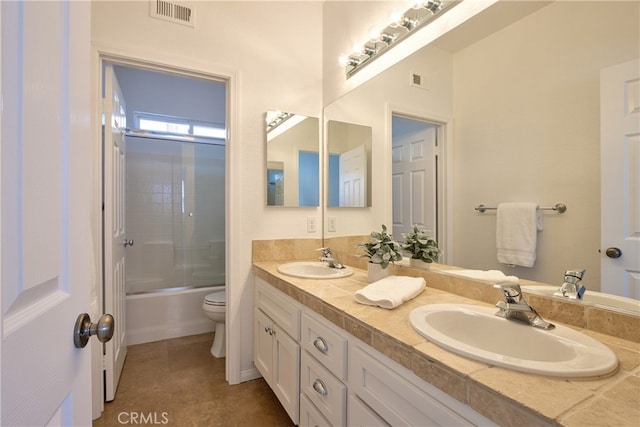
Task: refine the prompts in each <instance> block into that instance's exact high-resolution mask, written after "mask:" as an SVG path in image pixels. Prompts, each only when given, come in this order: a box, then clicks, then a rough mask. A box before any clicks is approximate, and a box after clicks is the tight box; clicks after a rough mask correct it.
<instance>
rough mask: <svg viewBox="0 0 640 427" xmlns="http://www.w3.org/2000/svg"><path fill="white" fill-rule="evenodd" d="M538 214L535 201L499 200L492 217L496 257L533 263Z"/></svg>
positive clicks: (527, 264)
mask: <svg viewBox="0 0 640 427" xmlns="http://www.w3.org/2000/svg"><path fill="white" fill-rule="evenodd" d="M538 230H542V215H541V214H540V210H539V209H538V205H537V204H535V203H500V204H499V205H498V214H497V219H496V247H497V250H498V261H499V262H502V263H504V264H510V265H521V266H523V267H533V264H534V263H535V261H536V244H537V239H538Z"/></svg>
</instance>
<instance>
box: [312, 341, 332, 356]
mask: <svg viewBox="0 0 640 427" xmlns="http://www.w3.org/2000/svg"><path fill="white" fill-rule="evenodd" d="M313 346H314V347H315V348H317V349H318V350H320V352H322V353H326V352H327V351H329V346H328V345H327V342H326V341H325V340H324V338H322V337H318V338H316V339H315V340H313Z"/></svg>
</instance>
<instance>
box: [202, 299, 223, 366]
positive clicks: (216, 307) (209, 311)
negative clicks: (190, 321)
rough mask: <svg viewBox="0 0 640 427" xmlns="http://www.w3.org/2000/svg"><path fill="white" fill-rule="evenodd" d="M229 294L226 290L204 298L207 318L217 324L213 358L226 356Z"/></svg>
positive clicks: (212, 352) (212, 347)
mask: <svg viewBox="0 0 640 427" xmlns="http://www.w3.org/2000/svg"><path fill="white" fill-rule="evenodd" d="M226 297H227V294H226V292H225V290H224V289H223V290H221V291H216V292H212V293H210V294H207V296H205V297H204V301H203V302H202V310H203V311H204V314H205V316H207V317H208V318H209V319H211V320H213V321H214V322H216V334H215V337H214V338H213V345H212V346H211V354H212V355H213V357H224V356H225V337H224V333H225V331H224V329H225V327H224V324H225V317H226V314H227V312H226V310H227V298H226Z"/></svg>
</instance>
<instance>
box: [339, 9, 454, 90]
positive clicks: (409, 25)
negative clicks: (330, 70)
mask: <svg viewBox="0 0 640 427" xmlns="http://www.w3.org/2000/svg"><path fill="white" fill-rule="evenodd" d="M460 1H462V0H451V1H448V0H426V1H416V2H415V4H414V5H413V6H412V7H411V8H409V9H408V10H406V11H405V12H404V13H397V14H393V15H392V16H391V17H390V19H389V22H388V23H387V24H386V25H385V26H384V27H379V28H375V29H372V30H371V32H370V34H369V39H368V40H367V41H365V42H364V43H362V44H360V45H357V46H354V47H353V51H352V52H351V53H350V54H348V55H344V56H341V57H340V60H339V62H340V65H342V66H343V67H345V72H346V75H347V78H349V77H351V76H352V75H354V74H355V73H356V72H357V71H358V70H360V69H362V67H364V66H365V65H367V64H368V63H370V62H371V61H373V60H374V59H375V58H377V57H379V56H380V55H381V54H383V53H384V52H386V51H387V50H389V49H391V48H392V47H393V46H395V45H397V44H398V43H399V42H400V41H401V40H403V39H404V38H406V37H407V36H409V35H410V34H411V33H413V32H415V31H416V30H418V29H419V28H421V27H423V26H424V25H425V24H427V23H428V22H429V21H431V20H433V19H434V18H435V17H436V16H438V15H440V14H442V12H444V11H445V10H448V9H449V8H450V7H451V6H453V5H455V4H457V3H459V2H460Z"/></svg>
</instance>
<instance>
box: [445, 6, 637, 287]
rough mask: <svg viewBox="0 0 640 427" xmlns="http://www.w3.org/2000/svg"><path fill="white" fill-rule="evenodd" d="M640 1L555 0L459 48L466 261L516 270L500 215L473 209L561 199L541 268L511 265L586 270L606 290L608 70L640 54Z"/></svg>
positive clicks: (542, 274)
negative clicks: (501, 246) (604, 81)
mask: <svg viewBox="0 0 640 427" xmlns="http://www.w3.org/2000/svg"><path fill="white" fill-rule="evenodd" d="M638 5H639V3H638V2H580V3H575V2H555V3H553V4H551V5H550V6H547V7H545V8H543V9H540V10H539V11H537V12H535V13H533V14H532V15H530V16H528V17H526V18H524V19H522V20H520V21H518V22H516V23H515V24H513V25H511V26H509V27H507V28H505V29H503V30H502V31H499V32H498V33H496V34H493V35H491V36H489V37H487V38H486V39H484V40H482V41H480V42H478V43H476V44H474V45H472V46H470V47H468V48H466V49H464V50H462V51H460V52H458V53H456V54H455V55H454V59H453V68H454V74H453V75H454V80H453V87H454V95H453V105H454V117H455V123H456V125H455V132H454V133H455V140H456V146H455V147H456V151H455V216H454V227H455V261H456V264H457V265H460V266H464V267H467V268H482V269H488V268H496V269H502V270H504V269H505V268H506V266H504V265H502V264H498V263H497V261H496V253H495V220H496V216H495V211H493V213H491V211H488V212H487V213H484V214H479V213H477V212H475V211H474V210H473V208H474V206H476V205H478V204H480V203H484V204H485V205H487V206H496V204H497V203H499V202H509V201H531V202H537V203H540V204H541V205H546V206H552V205H553V204H555V203H557V202H563V203H566V205H567V207H568V210H567V212H566V213H564V214H561V215H559V214H556V213H550V212H547V213H545V214H544V230H543V231H542V232H540V233H539V234H538V236H539V240H538V251H537V260H536V263H535V266H534V267H533V268H525V267H518V268H515V269H508V270H505V271H507V272H509V273H510V274H515V275H517V276H520V277H523V278H528V279H533V280H538V281H542V282H548V283H558V281H559V280H562V275H563V273H564V271H565V270H566V269H571V268H586V269H587V270H588V272H587V275H586V276H585V283H586V284H587V286H588V287H589V288H590V289H599V286H600V284H599V283H598V281H599V277H600V254H599V253H598V249H599V248H600V126H599V123H600V103H599V102H600V101H599V91H600V80H599V79H600V74H599V73H600V70H601V69H602V68H604V67H607V66H610V65H614V64H617V63H621V62H625V61H628V60H631V59H633V58H637V57H638V54H639V52H640V45H639V43H640V34H639V32H638V26H639V21H638V16H640V15H639V11H638ZM542 124H544V125H542Z"/></svg>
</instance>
